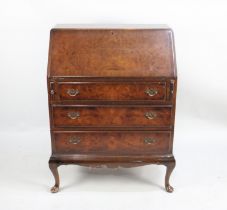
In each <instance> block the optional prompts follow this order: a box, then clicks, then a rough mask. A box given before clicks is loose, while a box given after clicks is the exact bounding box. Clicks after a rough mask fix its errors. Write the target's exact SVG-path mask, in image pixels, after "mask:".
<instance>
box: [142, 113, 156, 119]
mask: <svg viewBox="0 0 227 210" xmlns="http://www.w3.org/2000/svg"><path fill="white" fill-rule="evenodd" d="M144 116H145V117H146V118H147V119H149V120H153V119H154V118H155V117H157V114H156V113H154V112H146V113H145V114H144Z"/></svg>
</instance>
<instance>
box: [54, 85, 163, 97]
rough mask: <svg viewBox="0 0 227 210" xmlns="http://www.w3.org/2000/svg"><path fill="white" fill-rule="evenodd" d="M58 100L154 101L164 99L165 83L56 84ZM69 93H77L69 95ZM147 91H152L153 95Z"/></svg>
mask: <svg viewBox="0 0 227 210" xmlns="http://www.w3.org/2000/svg"><path fill="white" fill-rule="evenodd" d="M56 89H57V92H56V99H59V100H112V101H114V100H115V101H116V100H117V101H119V100H124V101H127V100H156V101H164V100H165V99H166V83H165V82H148V83H143V82H140V83H138V82H130V83H129V82H128V83H120V82H115V83H113V82H93V83H88V82H84V83H81V82H78V83H77V82H58V84H57V88H56ZM70 91H74V92H75V91H77V92H75V93H74V94H73V92H72V93H71V94H70ZM148 91H153V92H154V93H153V95H152V94H150V95H149V92H148Z"/></svg>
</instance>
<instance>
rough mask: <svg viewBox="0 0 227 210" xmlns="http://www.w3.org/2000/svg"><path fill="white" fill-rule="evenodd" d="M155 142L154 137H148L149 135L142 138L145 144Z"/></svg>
mask: <svg viewBox="0 0 227 210" xmlns="http://www.w3.org/2000/svg"><path fill="white" fill-rule="evenodd" d="M156 142H157V140H156V139H153V138H149V137H147V138H144V143H145V144H154V143H156Z"/></svg>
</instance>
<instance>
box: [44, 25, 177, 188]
mask: <svg viewBox="0 0 227 210" xmlns="http://www.w3.org/2000/svg"><path fill="white" fill-rule="evenodd" d="M47 86H48V98H49V116H50V131H51V146H52V154H51V157H50V160H49V167H50V170H51V172H52V173H53V176H54V178H55V185H54V186H53V187H52V188H51V192H58V190H59V184H60V181H59V174H58V167H59V166H60V165H63V164H77V165H81V166H89V167H134V166H143V165H147V164H162V165H164V166H166V175H165V189H166V191H167V192H172V191H173V187H171V185H170V184H169V179H170V175H171V173H172V171H173V169H174V167H175V159H174V156H173V153H172V150H173V135H174V119H175V105H176V87H177V73H176V61H175V50H174V40H173V32H172V30H171V29H170V28H168V27H167V26H159V25H127V26H126V25H124V26H110V27H103V26H97V27H95V26H86V25H82V26H79V25H74V26H69V25H62V26H58V27H56V28H53V29H52V30H51V32H50V44H49V58H48V73H47Z"/></svg>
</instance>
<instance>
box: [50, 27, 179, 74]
mask: <svg viewBox="0 0 227 210" xmlns="http://www.w3.org/2000/svg"><path fill="white" fill-rule="evenodd" d="M172 38H173V34H172V31H171V30H170V29H156V28H155V29H137V30H136V29H127V30H125V29H92V30H89V29H79V30H78V29H72V28H71V29H69V28H68V29H53V30H52V31H51V44H50V54H49V55H50V56H49V73H48V75H49V76H51V77H53V76H56V77H59V76H60V77H62V76H67V77H70V76H71V77H174V76H176V75H175V74H176V72H175V65H174V62H175V61H174V59H175V58H174V50H173V39H172Z"/></svg>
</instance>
